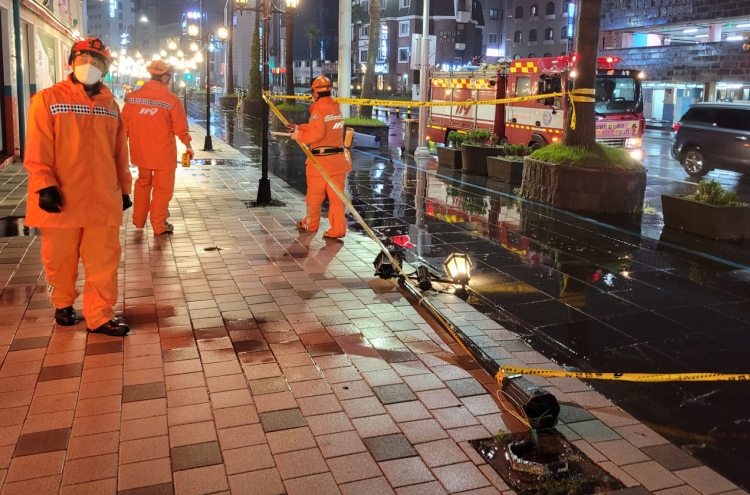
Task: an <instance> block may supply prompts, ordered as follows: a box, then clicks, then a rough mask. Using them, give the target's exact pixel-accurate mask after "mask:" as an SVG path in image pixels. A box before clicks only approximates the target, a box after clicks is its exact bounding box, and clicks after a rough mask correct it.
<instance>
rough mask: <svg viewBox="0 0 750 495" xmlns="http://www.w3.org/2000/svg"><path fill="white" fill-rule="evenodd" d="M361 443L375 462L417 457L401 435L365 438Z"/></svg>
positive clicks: (415, 452)
mask: <svg viewBox="0 0 750 495" xmlns="http://www.w3.org/2000/svg"><path fill="white" fill-rule="evenodd" d="M363 441H364V443H365V445H366V446H367V449H368V450H369V451H370V453H371V454H372V456H373V457H374V458H375V461H377V462H383V461H390V460H392V459H401V458H403V457H413V456H416V455H417V451H416V450H414V447H412V445H411V443H409V440H407V439H406V437H405V436H404V435H402V434H401V433H399V434H396V435H384V436H382V437H372V438H365V439H364V440H363Z"/></svg>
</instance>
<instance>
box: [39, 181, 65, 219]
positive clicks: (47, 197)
mask: <svg viewBox="0 0 750 495" xmlns="http://www.w3.org/2000/svg"><path fill="white" fill-rule="evenodd" d="M62 205H63V202H62V198H61V197H60V193H59V192H57V186H50V187H45V188H44V189H40V190H39V208H41V209H42V210H44V211H46V212H47V213H60V212H61V211H62V210H61V209H60V207H61V206H62Z"/></svg>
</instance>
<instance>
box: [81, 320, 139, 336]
mask: <svg viewBox="0 0 750 495" xmlns="http://www.w3.org/2000/svg"><path fill="white" fill-rule="evenodd" d="M86 330H88V331H89V332H91V333H103V334H104V335H110V336H112V337H124V336H125V334H127V333H128V332H129V331H130V327H129V326H127V325H126V324H125V323H123V322H121V321H117V320H109V321H108V322H107V323H105V324H104V325H102V326H100V327H99V328H96V329H94V330H92V329H90V328H87V329H86Z"/></svg>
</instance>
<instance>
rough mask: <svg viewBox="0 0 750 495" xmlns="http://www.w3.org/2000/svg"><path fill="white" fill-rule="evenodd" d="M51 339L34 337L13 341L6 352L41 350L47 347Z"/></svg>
mask: <svg viewBox="0 0 750 495" xmlns="http://www.w3.org/2000/svg"><path fill="white" fill-rule="evenodd" d="M51 338H52V337H34V338H31V339H15V340H14V341H13V342H11V344H10V349H8V352H13V351H25V350H27V349H42V348H44V347H47V346H49V340H50V339H51Z"/></svg>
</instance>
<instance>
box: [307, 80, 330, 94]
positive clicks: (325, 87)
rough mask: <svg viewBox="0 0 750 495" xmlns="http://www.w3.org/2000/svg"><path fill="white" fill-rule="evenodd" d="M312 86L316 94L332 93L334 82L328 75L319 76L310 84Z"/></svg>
mask: <svg viewBox="0 0 750 495" xmlns="http://www.w3.org/2000/svg"><path fill="white" fill-rule="evenodd" d="M310 88H312V90H313V92H314V93H315V94H320V93H330V92H331V90H332V89H333V83H332V82H331V80H330V79H328V78H327V77H326V76H318V77H317V78H315V80H313V82H312V84H310Z"/></svg>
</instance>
